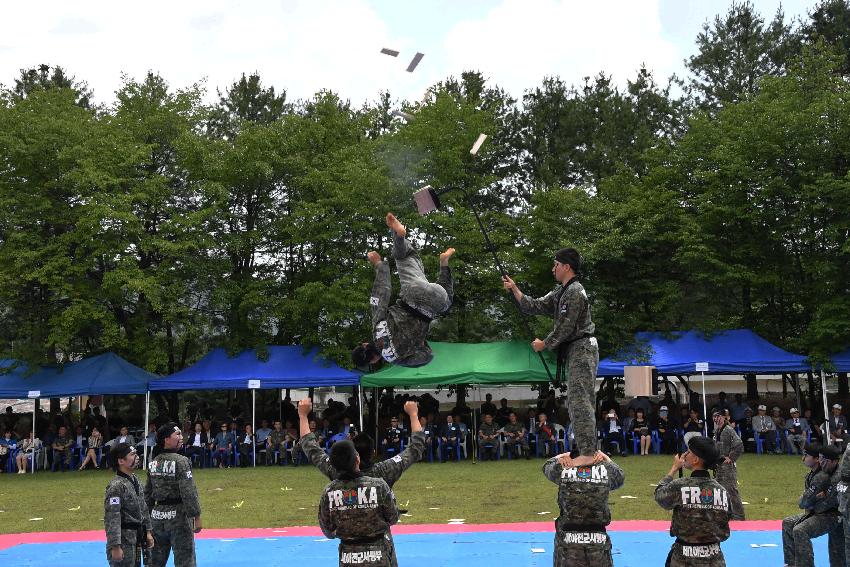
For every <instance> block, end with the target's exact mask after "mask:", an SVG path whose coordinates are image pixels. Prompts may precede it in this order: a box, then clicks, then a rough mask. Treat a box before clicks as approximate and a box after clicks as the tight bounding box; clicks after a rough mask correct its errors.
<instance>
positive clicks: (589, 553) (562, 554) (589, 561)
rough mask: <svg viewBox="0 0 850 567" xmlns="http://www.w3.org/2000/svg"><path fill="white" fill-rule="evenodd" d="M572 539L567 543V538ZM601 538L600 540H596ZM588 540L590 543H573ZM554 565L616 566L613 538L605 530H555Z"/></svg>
mask: <svg viewBox="0 0 850 567" xmlns="http://www.w3.org/2000/svg"><path fill="white" fill-rule="evenodd" d="M568 539H569V540H571V542H570V543H567V540H568ZM596 540H599V541H596ZM579 541H588V542H590V543H573V542H579ZM552 565H553V567H584V566H591V565H592V566H593V567H614V559H613V558H612V556H611V538H609V537H608V535H607V534H606V533H604V532H555V553H554V554H553V560H552Z"/></svg>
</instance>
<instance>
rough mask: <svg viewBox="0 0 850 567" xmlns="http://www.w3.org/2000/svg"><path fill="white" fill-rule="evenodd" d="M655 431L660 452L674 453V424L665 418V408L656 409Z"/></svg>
mask: <svg viewBox="0 0 850 567" xmlns="http://www.w3.org/2000/svg"><path fill="white" fill-rule="evenodd" d="M655 430H656V431H658V438H659V439H660V440H661V452H662V453H668V454H672V453H675V452H676V424H675V423H673V421H672V420H671V419H670V418H669V417H668V416H667V406H661V407H660V408H658V417H657V418H655Z"/></svg>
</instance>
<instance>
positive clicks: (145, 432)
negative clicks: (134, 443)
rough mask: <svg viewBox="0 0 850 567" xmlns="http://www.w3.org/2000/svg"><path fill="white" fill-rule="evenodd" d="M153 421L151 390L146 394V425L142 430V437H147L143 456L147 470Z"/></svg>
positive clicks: (143, 443)
mask: <svg viewBox="0 0 850 567" xmlns="http://www.w3.org/2000/svg"><path fill="white" fill-rule="evenodd" d="M150 419H151V393H150V390H148V391H147V392H145V424H144V427H143V428H142V435H144V436H145V438H144V441H142V451H143V452H144V455H143V456H142V462H143V464H142V466H143V467H144V469H145V470H148V423H150Z"/></svg>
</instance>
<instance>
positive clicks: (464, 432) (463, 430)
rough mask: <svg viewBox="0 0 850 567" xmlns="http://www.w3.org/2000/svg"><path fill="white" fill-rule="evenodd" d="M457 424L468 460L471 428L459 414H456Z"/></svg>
mask: <svg viewBox="0 0 850 567" xmlns="http://www.w3.org/2000/svg"><path fill="white" fill-rule="evenodd" d="M454 416H455V423H456V424H457V426H458V427H459V428H460V439H459V441H460V444H461V446H462V447H463V456H464V458H466V447H465V444H466V440H467V439H469V427H468V426H467V425H466V422H464V421H463V418H462V417H461V416H460V415H459V414H454Z"/></svg>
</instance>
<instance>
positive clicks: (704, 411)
mask: <svg viewBox="0 0 850 567" xmlns="http://www.w3.org/2000/svg"><path fill="white" fill-rule="evenodd" d="M700 374H701V375H702V428H703V430H704V432H705V436H706V437H708V404H707V403H706V401H705V372H700Z"/></svg>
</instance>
